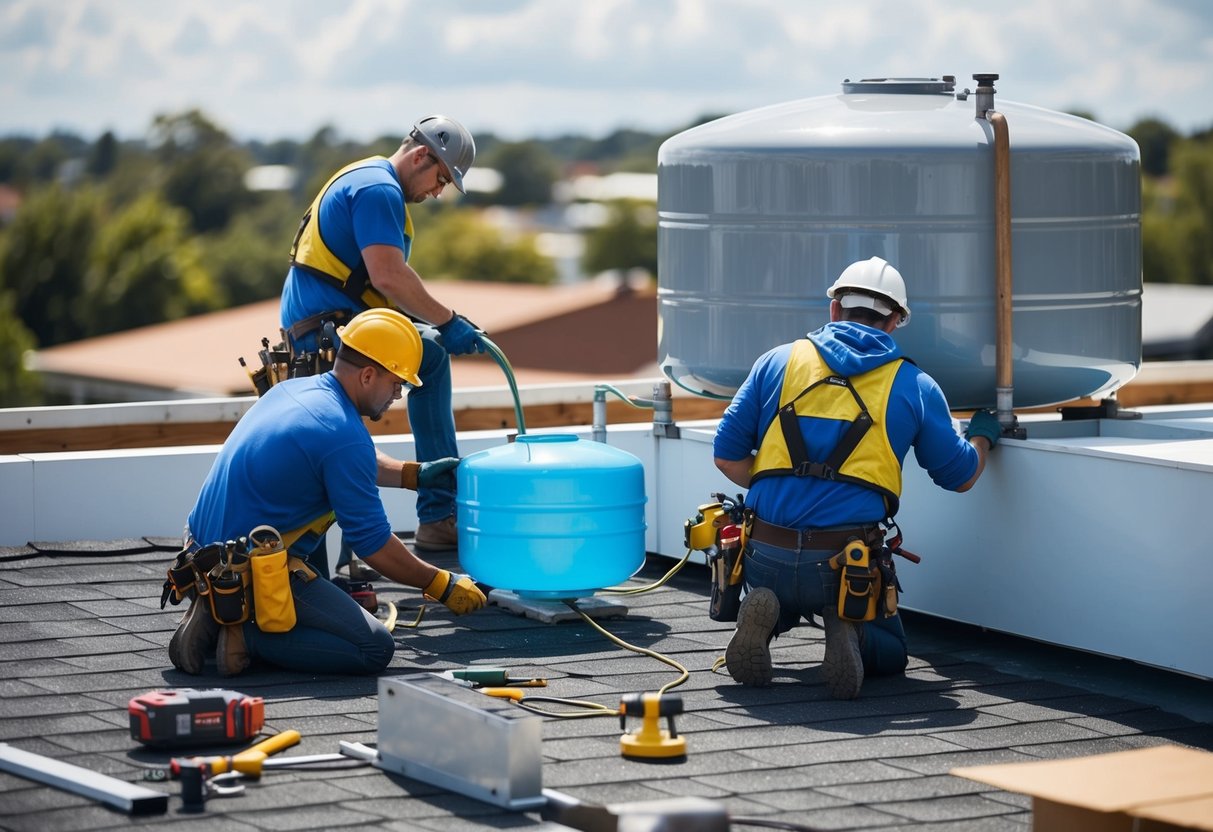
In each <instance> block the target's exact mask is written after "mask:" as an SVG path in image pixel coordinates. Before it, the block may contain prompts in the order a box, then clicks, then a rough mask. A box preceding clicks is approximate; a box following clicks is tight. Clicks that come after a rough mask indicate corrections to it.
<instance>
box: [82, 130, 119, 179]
mask: <svg viewBox="0 0 1213 832" xmlns="http://www.w3.org/2000/svg"><path fill="white" fill-rule="evenodd" d="M120 152H121V148H120V147H119V146H118V138H117V137H116V136H115V135H114V134H113V132H111V131H109V130H106V131H105V132H104V133H102V134H101V138H99V139H97V141H96V143H95V144H94V145H93V148H92V150H90V151H89V156H88V164H87V165H86V167H85V170H87V171H88V174H89V176H92V177H94V178H97V179H103V178H105V177H106V176H109V175H110V174H111V173H113V172H114V168H116V167H117V166H118V154H119V153H120Z"/></svg>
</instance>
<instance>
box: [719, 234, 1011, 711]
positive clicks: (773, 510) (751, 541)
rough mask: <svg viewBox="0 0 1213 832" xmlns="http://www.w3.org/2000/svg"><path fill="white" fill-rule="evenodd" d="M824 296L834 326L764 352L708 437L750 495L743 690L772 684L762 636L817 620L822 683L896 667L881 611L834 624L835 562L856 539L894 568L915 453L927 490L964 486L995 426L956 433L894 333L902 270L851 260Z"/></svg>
mask: <svg viewBox="0 0 1213 832" xmlns="http://www.w3.org/2000/svg"><path fill="white" fill-rule="evenodd" d="M827 296H828V297H829V298H830V299H831V303H830V322H829V323H828V324H826V325H825V326H823V327H821V328H820V329H818V330H816V331H814V332H810V333H809V334H808V335H807V336H806V337H805V338H804V339H800V340H797V341H794V342H793V343H790V344H784V345H781V346H779V347H776V348H775V349H772V350H770V351H769V352H767V353H766V354H764V355H762V356H761V357H760V358H759V359H758V360H757V362H755V364H754V366H753V368H752V369H751V371H750V374H749V376H748V377H747V378H746V380H745V382H744V383H743V384H742V385H741V387H740V389H738V391H737V394H736V395H735V396H734V398H733V401H732V403H731V404H730V405H729V407H728V409H727V410H726V411H725V414H724V416H723V418H722V419H721V421H720V424H719V427H718V428H717V431H716V437H715V442H714V446H713V453H714V456H715V462H716V466H717V467H718V468H719V469H720V470H721V472H722V473H724V474H725V476H727V477H728V478H729V479H730V480H732V481H733V482H735V483H737V484H738V485H739V486H741V487H743V488H748V489H749V491H748V493H747V495H746V499H745V504H746V508H747V509H748V512H749V514H750V517H751V521H750V525H749V534H748V542H747V545H746V551H745V555H744V579H745V580H744V587H745V590H746V594H745V596H744V598H743V599H742V602H741V606H740V608H739V610H738V613H737V629H736V630H735V632H734V634H733V637H732V639H731V640H730V642H729V646H728V649H727V651H726V653H725V662H726V665H727V667H728V670H729V674H730V675H731V676H732V677H733V678H734V679H735V680H737V681H738V682H741V683H742V684H746V685H759V686H761V685H768V684H770V683H771V680H772V677H773V668H772V663H771V654H770V648H769V643H770V641H771V639H773V638H774V637H775V636H778V635H779V634H780V633H784V632H786V631H788V630H790V629H791V628H792V627H794V626H796V625H797V624H798V623H799V621H800V619H801V617H802V616H806V617H809V619H810V620H812V616H813V615H820V616H822V619H823V622H824V626H825V633H826V646H825V659H824V661H823V662H822V673H823V676H824V677H825V681H826V685H827V687H828V689H829V691H830V693H831V695H832V696H834V697H835V698H838V699H854V698H855V697H857V696H858V695H859V692H860V688H861V687H862V685H863V680H864V676H865V674H868V675H883V674H891V673H901V672H902V671H904V670H905V666H906V660H907V651H906V638H905V631H904V628H903V626H902V623H901V618H900V616H899V615H897V614H896V612H895V611H889V610H885V609H883V608H882V609H881V610H880V611H878V612H876V613H875V617H874V618H872V619H871V620H867V621H863V622H862V623H861V622H860V621H855V620H849V619H850V618H851V617H850V616H848V619H843V618H840V617H839V614H838V613H839V610H838V599H839V584H840V580H839V571H838V570H837V569H836V568H835V566H834V565H831V562H830V561H831V559H832V558H834V556H835V555H837V554H838V553H839V552H841V551H842V550H843V549H844V547H846V546H847V545H848V543H850V542H852V541H856V540H858V541H862V543H863V544H864V546H866V547H868V549H869V550H870V553H871V558H872V560H873V561H875V560H877V559H884V560H885V562H886V563H890V562H891V560H890V559H889V558H888V552H887V550H885V549H884V546H883V543H884V535H885V532H886V530H887V529H888V525H889V524H888V523H887V522H886V521H891V519H892V517H893V515H895V514H896V512H897V508H898V499H899V497H900V494H901V466H902V463H903V461H904V459H905V456H906V453H907V451H909V449H910V447H911V446H912V447H913V448H914V453H915V456H916V458H917V460H918V464H919V465H920V466H922V467H923V468H924V469H925V470H926V471H927V472H928V473H929V475H930V477H931V479H932V481H934V482H935V484H936V485H938V486H940V487H942V488H946V489H948V490H951V491H967V490H968V489H969V488H971V487H972V486H973V484H974V483H975V482H977V479H978V477H980V476H981V472H982V470H983V469H984V467H985V463H986V458H987V455H988V454H989V452H990V450H991V449H992V448H993V447H994V445H995V444H996V443H997V442H998V438H999V435H1000V433H1001V429H1000V427H999V425H998V420H997V419H996V418H995V416H994V415H993V414H992V413H989V412H988V411H978V412H977V413H976V414H974V416H973V418H972V419H971V420H970V422H969V425H968V428H967V430H966V433H965V437H964V438H962V437H961V436H960V435H959V433H958V432H957V429H956V426H955V424H954V423H953V421H952V417H951V413H950V411H949V408H948V403H947V400H946V399H945V397H944V394H943V391H942V390H941V389H940V388H939V385H938V384H937V383H936V382H935V380H934V379H932V378H931V377H930V376H929V375H927V374H926V373H925V372H923V371H922V370H920V369H919V368H918V367H916V366H915V365H914V364H913V363H912V362H910V361H908V360H906V359H905V358H904V357H903V356H902V352H901V349H900V347H898V346H897V343H896V342H895V341H894V340H893V338H892V333H893V330H894V329H896V328H898V327H900V326H904V325H905V324H906V323H907V322H908V321H909V319H910V307H909V304H908V301H907V298H906V290H905V282H904V281H903V279H902V276H901V274H900V273H899V272H898V271H897V269H895V268H894V267H893V266H891V265H890V264H889V263H887V262H886V261H884V260H882V259H881V258H879V257H872V258H870V259H868V260H861V261H859V262H856V263H852V264H851V265H850V266H848V267H847V268H846V269H845V270H844V271H843V272H842V274H841V275H840V276H839V278H838V280H837V281H835V283H834V285H833V286H832V287H831V288H830V289H829V291H828V292H827ZM886 580H887V581H891V580H892V576H891V574H890V575H888V576H886ZM881 606H882V607H883V605H881ZM886 612H891V613H892V614H889V615H886V614H885V613H886Z"/></svg>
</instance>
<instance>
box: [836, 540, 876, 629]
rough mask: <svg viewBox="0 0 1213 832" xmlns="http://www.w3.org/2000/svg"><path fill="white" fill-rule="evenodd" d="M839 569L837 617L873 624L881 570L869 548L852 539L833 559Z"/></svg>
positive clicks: (860, 541)
mask: <svg viewBox="0 0 1213 832" xmlns="http://www.w3.org/2000/svg"><path fill="white" fill-rule="evenodd" d="M830 566H832V567H834V568H835V569H838V570H840V575H839V581H838V617H839V618H841V619H843V620H845V621H873V620H875V618H876V605H877V602H878V601H879V600H880V593H881V587H880V583H881V581H880V569H879V568H878V567H877V566H876V565H875V564H873V563H871V558H870V553H869V551H868V547H867V545H866V544H865V543H864V542H863V541H862V540H852V541H851V542H850V543H848V544H847V545H846V548H844V549H843V550H842V552H840V553H839V554H837V555H835V556H834V557H833V558H831V559H830Z"/></svg>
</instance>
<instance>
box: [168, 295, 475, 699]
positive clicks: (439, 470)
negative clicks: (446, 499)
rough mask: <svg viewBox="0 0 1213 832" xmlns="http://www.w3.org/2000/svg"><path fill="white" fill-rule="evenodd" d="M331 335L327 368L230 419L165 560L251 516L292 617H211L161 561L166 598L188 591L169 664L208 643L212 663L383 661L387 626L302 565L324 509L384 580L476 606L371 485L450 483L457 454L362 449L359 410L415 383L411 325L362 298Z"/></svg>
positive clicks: (194, 668)
mask: <svg viewBox="0 0 1213 832" xmlns="http://www.w3.org/2000/svg"><path fill="white" fill-rule="evenodd" d="M340 335H341V347H340V350H339V352H338V353H337V357H336V362H335V364H334V366H333V369H332V370H331V371H330V372H328V373H324V374H322V375H317V376H310V377H306V378H298V379H292V380H289V381H286V382H283V383H281V384H277V385H275V386H274V387H272V388H271V389H270V390H269V391H268V392H267V393H266V394H265V395H264V396H262V397H261V398H260V399H258V400H257V402H256V403H254V404H253V406H252V407H251V408H250V409H249V411H248V412H247V413H246V414H245V415H244V416H243V417H242V418H241V419H240V421H239V423H237V425H236V427H235V429H234V430H233V431H232V433H231V435H230V436H229V437H228V439H227V441H226V442H225V443H224V445H223V448H222V450H220V452H219V455H218V457H217V458H216V459H215V463H214V465H213V466H212V467H211V471H210V474H209V475H208V476H207V478H206V481H205V482H204V483H203V485H202V490H201V492H200V493H199V495H198V500H197V502H196V503H195V505H194V508H193V510H192V511H191V512H190V514H189V519H188V523H187V526H186V530H185V550H184V551H183V552H182V555H181V556H179V557H178V560H177V563H175V564H174V567H179V566H181V565H182V564H183V562H184V560H188V558H189V556H190V555H191V553H198V552H199V551H200V550H201V549H203V548H205V547H208V545H209V544H212V543H219V544H220V547H222V544H223V543H224V542H225V541H231V540H238V539H240V538H242V537H247V536H249V535H250V532H252V531H253V530H254V529H255V528H257V527H258V526H263V525H265V526H270V527H272V528H273V529H274V530H275V531H281V532H282V533H283V534H282V535H281V538H282V541H283V543H284V544H285V545H286V546H287V548H288V552H289V555H290V556H291V557H290V572H289V574H290V577H289V585H290V591H291V595H292V596H293V603H294V612H295V614H294V619H295V623H294V626H293V627H291V628H290V629H289V630H287V631H286V632H265V631H263V628H262V627H259V626H258V623H257V622H256V621H248V622H246V623H244V624H226V625H220V624H219V623H218V621H217V620H216V619H215V618H214V617H213V616H212V614H211V604H210V603H209V602H208V600H209V599H208V600H204V599H202V598H200V597H196V589H195V588H188V589H187V588H186V587H188V586H189V584H188V582H189V578H188V577H180V576H181V574H182V573H188V571H189V570H188V569H184V570H182V569H171V570H170V573H169V575H170V582H169V583H166V585H165V594H166V596H167V595H168V594H169V593H170V592H172V591H174V590H175V591H176V600H180V599H181V598H182V597H183V596H184V595H188V596H190V597H191V599H192V600H193V601H194V603H192V605H191V606H190V609H189V610H188V612H187V613H186V614H185V617H184V618H183V619H182V621H181V625H180V626H179V627H178V628H177V631H176V633H175V634H174V635H173V637H172V640H171V641H170V643H169V658H170V660H171V661H172V663H173V666H174V667H177V668H179V669H180V670H183V671H185V672H187V673H200V672H201V671H202V666H203V662H204V661H205V659H206V657H207V656H208V655H209V654H210V653H211V652H212V651H216V654H215V657H216V662H217V664H218V668H219V672H220V673H221V674H223V675H233V674H236V673H239V672H241V671H242V670H244V669H245V668H246V667H247V666H248V664H249V662H250V660H251V659H261V660H263V661H265V662H267V663H269V664H273V665H276V666H278V667H282V668H288V669H292V670H302V671H311V672H322V673H378V672H380V671H381V670H383V669H384V668H386V667H387V665H388V663H389V662H390V661H391V658H392V654H393V652H394V650H395V642H394V640H393V639H392V635H391V633H389V632H388V631H387V629H386V628H385V627H384V626H383V624H382V623H380V622H379V621H378V620H377V619H376V618H375V617H374V616H373V615H371V614H370V613H369V612H367V611H366V610H365V609H363V608H362V606H361V605H360V604H359V603H358V602H357V601H356V600H355V599H354V598H353V597H351V596H350V595H349V594H348V593H347V592H346V591H345V590H344V589H342V588H340V587H339V586H337V585H336V584H334V583H332V582H331V581H329V580H326V579H324V578H321V577H318V576H317V575H316V572H315V570H313V569H311V568H310V567H309V566H308V565H307V564H306V560H307V557H308V556H309V555H311V554H313V553H316V556H317V557H321V556H324V553H325V548H324V546H323V545H322V544H323V541H324V531H325V530H326V529H327V527H328V524H329V523H331V522H332V521H333V519H334V518H335V519H336V522H338V523H339V524H340V525H341V529H342V532H343V533H344V535H345V539H346V540H347V541H348V542H349V543H350V544H351V546H352V547H353V549H354V551H356V552H357V553H359V555H360V556H362V558H363V560H365V561H366V563H367V564H369V565H370V566H371V567H373V568H374V569H376V570H378V571H379V572H380V573H381V574H382V575H383V576H384V577H385V578H387V579H390V580H393V581H397V582H399V583H401V584H407V585H409V586H415V587H419V588H423V590H424V592H425V594H426V595H427V596H429V597H431V598H434V599H436V600H438V601H441V602H442V603H443V604H445V605H446V606H447V607H448V608H450V609H451V610H452V611H453V612H455V613H456V614H463V613H468V612H473V611H475V610H478V609H480V607H481V606H483V605H484V601H485V598H484V594H483V593H482V592H481V591H480V590H479V589H478V588H477V587H476V585H475V584H474V583H473V582H472V581H471V579H470V578H467V577H460V576H457V575H452V574H451V573H450V572H448V571H447V570H444V569H438V568H437V567H435V566H432V565H431V564H429V563H427V562H425V561H424V560H421V559H420V558H418V557H417V556H416V555H414V554H413V553H412V552H411V551H409V549H408V548H407V547H406V546H405V545H404V544H403V543H402V542H401V541H400V540H399V539H398V538H397V537H396V536H395V535H394V534H392V529H391V526H390V525H389V524H388V519H387V515H386V513H385V512H384V508H383V503H382V501H381V499H380V495H379V487H380V486H398V487H402V488H410V489H413V490H416V489H417V488H418V487H422V488H428V487H439V488H449V489H453V488H454V469H455V467H456V466H457V465H458V460H457V459H454V458H449V459H441V460H435V461H433V462H426V463H421V464H418V463H415V462H401V461H400V460H396V459H392V458H391V457H389V456H388V455H386V454H384V453H383V452H381V451H379V450H378V449H377V448H376V447H375V444H374V442H373V441H372V439H371V434H370V432H369V431H368V430H367V427H366V425H365V424H364V423H363V421H362V417H364V416H365V417H367V418H369V419H371V420H372V421H378V420H379V419H380V418H381V417H382V415H383V414H384V412H385V411H386V410H387V409H388V407H389V406H390V405H391V404H392V402H394V401H396V400H397V399H399V398H400V397H401V395H402V388H403V387H404V386H406V385H407V386H409V387H413V386H417V385H419V384H420V383H421V382H420V380H419V379H418V377H417V368H418V365H419V364H420V362H421V350H422V346H421V338H420V336H419V335H418V333H417V329H416V327H415V326H414V325H413V324H412V322H411V321H409V319H408V318H406V317H405V316H404V315H402V314H401V313H399V312H397V311H395V310H391V309H370V310H367V311H365V312H363V313H361V314H359V315H357V316H355V317H354V318H353V319H352V320H350V322H349V323H348V324H347V325H346V326H345V327H344V328H343V329H342V330H340ZM211 548H212V550H213V547H211ZM201 557H202V556H201V555H199V559H201ZM175 573H177V574H178V576H179V577H178V580H177V581H174V574H175ZM170 584H172V587H170ZM183 584H184V585H186V586H182V585H183ZM254 600H256V599H255V598H254ZM274 629H279V628H274ZM216 648H217V650H216Z"/></svg>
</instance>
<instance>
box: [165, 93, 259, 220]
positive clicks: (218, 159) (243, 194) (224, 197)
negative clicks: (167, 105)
mask: <svg viewBox="0 0 1213 832" xmlns="http://www.w3.org/2000/svg"><path fill="white" fill-rule="evenodd" d="M152 135H153V142H154V144H155V146H156V155H157V157H158V158H159V159H160V161H161V162H162V163H163V164H164V165H165V178H164V196H165V198H166V199H168V201H169V202H171V203H172V204H173V205H178V206H180V207H182V208H184V209H185V210H186V211H187V212H188V213H189V217H190V223H191V225H192V226H193V228H194V230H195V231H198V232H203V233H205V232H208V231H217V230H219V229H221V228H223V227H224V226H226V225H227V224H228V222H229V221H230V220H231V218H232V217H233V216H234V215H235V214H236V213H238V212H239V211H240V210H241V209H243V208H244V207H246V206H247V205H249V203H250V202H251V195H250V194H249V191H248V189H247V188H245V186H244V175H245V174H246V173H248V170H249V168H250V167H252V161H251V159H250V157H249V155H248V153H247V152H245V151H244V150H243V149H241V148H239V147H237V146H236V144H235V143H234V142H233V141H232V139H231V137H230V136H228V134H227V133H225V132H224V131H223V130H222V129H220V128H219V127H217V126H216V125H215V124H213V123H212V122H211V121H210V120H209V119H207V117H206V116H204V115H203V114H202V113H201V112H199V111H198V110H190V111H189V112H186V113H182V114H179V115H168V116H166V115H161V116H157V117H156V120H155V122H154V124H153V128H152Z"/></svg>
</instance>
